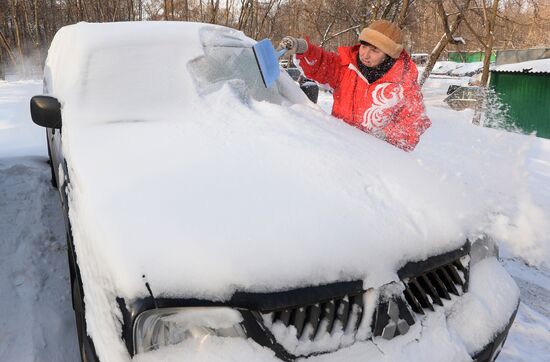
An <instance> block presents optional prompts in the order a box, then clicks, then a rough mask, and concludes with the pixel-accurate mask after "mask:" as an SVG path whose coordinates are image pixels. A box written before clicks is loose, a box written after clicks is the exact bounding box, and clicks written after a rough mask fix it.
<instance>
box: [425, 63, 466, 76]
mask: <svg viewBox="0 0 550 362" xmlns="http://www.w3.org/2000/svg"><path fill="white" fill-rule="evenodd" d="M460 64H461V63H457V62H452V61H448V60H440V61H438V62H436V63H435V65H434V67H433V69H432V72H431V74H435V75H447V74H449V73H451V72H452V71H453V70H455V69H456V68H457V67H458V66H459V65H460Z"/></svg>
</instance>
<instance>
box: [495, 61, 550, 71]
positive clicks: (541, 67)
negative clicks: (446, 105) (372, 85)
mask: <svg viewBox="0 0 550 362" xmlns="http://www.w3.org/2000/svg"><path fill="white" fill-rule="evenodd" d="M495 71H497V72H521V73H550V59H538V60H529V61H526V62H520V63H512V64H504V65H500V66H498V67H496V68H495Z"/></svg>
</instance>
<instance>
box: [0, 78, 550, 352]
mask: <svg viewBox="0 0 550 362" xmlns="http://www.w3.org/2000/svg"><path fill="white" fill-rule="evenodd" d="M461 81H462V82H463V80H461ZM455 83H458V82H457V81H456V80H452V79H446V78H445V79H442V78H439V79H435V78H434V79H430V80H429V81H428V83H427V84H426V87H425V90H424V94H425V97H426V105H427V107H428V113H429V115H430V117H431V118H432V120H433V121H434V126H433V127H432V128H431V129H430V130H428V132H427V133H426V134H425V136H424V137H423V139H422V140H421V143H420V145H419V146H418V148H417V150H416V151H415V152H416V153H415V155H416V157H417V158H418V162H423V163H424V164H429V165H430V167H433V168H434V169H438V170H439V171H440V174H441V177H446V173H447V174H451V173H452V174H454V175H456V176H459V179H461V180H462V181H463V182H464V183H465V184H468V185H470V186H471V187H472V190H473V192H478V191H479V190H487V187H489V186H494V189H493V190H490V192H489V193H488V194H486V198H485V199H484V200H486V201H487V202H488V203H491V205H493V206H495V207H496V208H497V209H498V212H497V213H496V214H495V215H494V225H493V226H494V232H495V234H496V235H499V236H500V237H501V240H502V244H501V256H502V259H503V263H504V266H505V267H506V269H507V270H508V272H509V273H511V275H512V276H513V277H514V279H515V280H516V282H517V284H518V286H519V287H520V290H521V296H522V305H521V307H520V309H519V311H518V315H517V317H516V322H515V323H514V325H513V327H512V329H511V332H510V335H509V337H508V341H507V343H506V345H505V347H504V349H503V351H502V353H501V357H500V359H499V361H544V360H546V358H547V356H548V355H550V311H549V309H550V308H549V304H548V300H550V270H549V269H548V267H549V264H550V263H549V260H550V258H549V255H548V249H549V244H550V243H549V242H548V239H547V238H546V239H545V236H544V235H545V233H546V235H550V233H548V229H547V226H546V225H544V224H543V223H542V221H544V220H547V219H548V215H550V213H549V211H550V187H549V186H548V185H550V182H549V181H550V180H549V179H550V164H549V163H548V160H549V159H550V143H549V141H546V140H541V139H536V138H533V137H527V136H522V135H516V134H510V133H507V132H503V131H498V130H490V129H483V128H480V127H475V126H472V125H471V124H469V123H468V120H469V119H470V118H471V116H472V113H471V111H468V110H466V111H462V112H455V111H452V110H450V109H449V108H447V107H446V106H445V105H444V104H443V103H442V99H443V98H444V96H445V92H446V89H447V87H448V85H449V84H455ZM40 90H41V83H40V82H38V81H26V82H0V230H1V233H0V260H1V262H0V270H1V273H0V289H1V290H2V296H1V297H0V307H1V310H2V317H1V318H0V327H1V331H2V332H0V360H2V361H75V360H78V358H79V356H78V350H77V338H76V332H75V327H74V317H73V312H72V308H71V297H70V292H69V281H68V268H67V262H66V260H67V257H66V247H65V239H64V226H63V220H62V216H61V210H60V207H59V200H58V195H57V193H56V191H55V190H54V189H53V188H52V187H51V186H50V184H49V182H48V181H49V166H48V164H47V163H46V160H47V154H46V150H45V142H44V131H43V129H41V128H39V127H37V126H34V125H32V123H31V121H30V117H29V115H28V100H29V98H30V96H32V95H34V94H38V93H40ZM319 104H320V105H321V107H322V108H323V109H325V110H329V111H330V107H331V104H332V101H331V98H330V94H328V93H325V92H322V93H321V96H320V101H319ZM523 260H526V261H528V262H529V263H531V266H528V265H527V264H525V263H524V262H523ZM212 343H213V344H212V345H213V348H221V347H223V342H217V341H213V342H212ZM178 348H179V347H178ZM229 348H237V349H238V350H242V351H243V353H245V354H246V353H248V352H247V351H252V349H253V347H250V346H249V345H246V346H244V345H243V346H242V348H239V346H235V345H232V346H229ZM251 348H252V349H251ZM222 350H223V349H219V353H220V355H222ZM252 352H253V351H252ZM350 353H353V350H350ZM270 356H271V353H270V352H269V351H266V353H265V357H266V360H269V359H270ZM342 356H345V354H342ZM222 358H223V357H222ZM220 359H221V358H220ZM343 360H345V358H344V359H343Z"/></svg>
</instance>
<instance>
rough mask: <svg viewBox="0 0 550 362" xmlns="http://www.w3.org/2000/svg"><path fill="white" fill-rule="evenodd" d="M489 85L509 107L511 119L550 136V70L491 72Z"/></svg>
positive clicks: (539, 135) (542, 135)
mask: <svg viewBox="0 0 550 362" xmlns="http://www.w3.org/2000/svg"><path fill="white" fill-rule="evenodd" d="M490 86H491V87H492V88H493V89H494V90H495V92H496V93H497V95H498V97H499V99H500V100H501V102H502V103H504V104H505V105H507V106H509V110H508V118H509V119H508V121H509V122H511V123H513V124H514V125H516V126H518V127H519V128H521V129H522V130H524V131H525V132H527V133H531V132H533V131H536V132H537V136H538V137H544V138H549V139H550V73H519V72H518V73H506V72H494V71H493V72H491V83H490Z"/></svg>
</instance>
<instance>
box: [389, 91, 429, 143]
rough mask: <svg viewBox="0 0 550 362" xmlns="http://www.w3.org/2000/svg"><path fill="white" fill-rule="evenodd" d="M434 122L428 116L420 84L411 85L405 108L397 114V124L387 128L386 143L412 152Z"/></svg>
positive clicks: (406, 96)
mask: <svg viewBox="0 0 550 362" xmlns="http://www.w3.org/2000/svg"><path fill="white" fill-rule="evenodd" d="M431 124H432V122H431V121H430V119H429V118H428V116H427V115H426V110H425V108H424V103H423V101H422V93H421V91H420V87H419V86H418V84H416V83H414V84H411V85H410V87H409V89H408V90H405V100H404V104H403V106H402V107H401V108H400V110H399V111H398V113H397V114H396V118H395V122H392V123H390V124H389V125H388V127H386V129H385V130H384V131H385V136H386V141H387V142H389V143H390V144H392V145H394V146H396V147H398V148H401V149H402V150H404V151H412V150H414V148H415V147H416V145H417V144H418V141H419V140H420V136H421V135H422V133H424V131H426V130H427V129H428V128H429V127H430V126H431Z"/></svg>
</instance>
